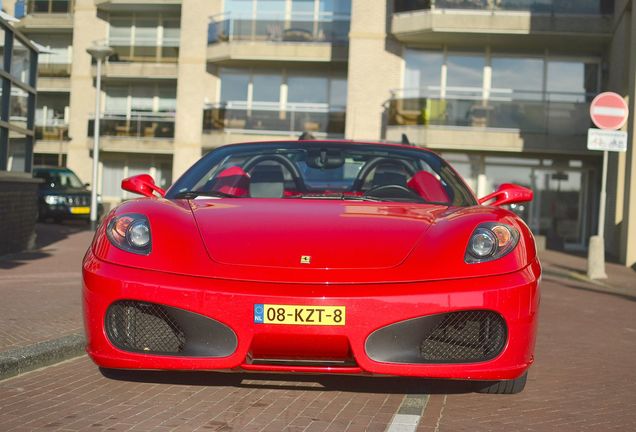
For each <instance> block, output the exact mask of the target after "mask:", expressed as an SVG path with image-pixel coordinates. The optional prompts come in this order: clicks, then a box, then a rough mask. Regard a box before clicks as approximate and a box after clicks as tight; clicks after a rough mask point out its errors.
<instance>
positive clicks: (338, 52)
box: [208, 14, 350, 63]
mask: <svg viewBox="0 0 636 432" xmlns="http://www.w3.org/2000/svg"><path fill="white" fill-rule="evenodd" d="M349 26H350V17H349V16H333V17H328V18H321V19H314V18H313V16H296V15H295V16H294V18H290V19H285V18H284V17H281V16H278V15H271V16H268V15H260V16H259V17H258V18H256V19H255V18H252V17H243V16H232V15H230V14H222V15H218V16H215V17H212V19H211V21H210V24H209V26H208V61H209V62H214V63H236V62H240V61H249V60H270V61H296V62H297V61H303V62H332V61H341V62H345V61H347V59H348V34H349Z"/></svg>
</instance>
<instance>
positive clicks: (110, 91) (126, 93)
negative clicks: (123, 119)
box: [105, 85, 176, 115]
mask: <svg viewBox="0 0 636 432" xmlns="http://www.w3.org/2000/svg"><path fill="white" fill-rule="evenodd" d="M105 105H106V110H105V112H106V113H107V114H123V115H127V114H130V113H139V112H148V113H150V112H170V113H173V112H174V111H175V109H176V88H175V87H174V86H165V85H135V86H129V85H109V86H108V87H106V102H105ZM129 107H130V108H129Z"/></svg>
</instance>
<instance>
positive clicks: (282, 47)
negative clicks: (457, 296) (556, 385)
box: [4, 0, 636, 265]
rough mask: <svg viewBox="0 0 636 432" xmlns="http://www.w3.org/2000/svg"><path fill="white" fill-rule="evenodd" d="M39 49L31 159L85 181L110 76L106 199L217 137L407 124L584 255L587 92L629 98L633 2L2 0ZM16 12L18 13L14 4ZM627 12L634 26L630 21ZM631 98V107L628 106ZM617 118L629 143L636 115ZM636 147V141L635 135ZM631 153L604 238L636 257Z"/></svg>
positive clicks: (592, 182) (485, 188)
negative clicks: (99, 85) (131, 179)
mask: <svg viewBox="0 0 636 432" xmlns="http://www.w3.org/2000/svg"><path fill="white" fill-rule="evenodd" d="M4 5H5V8H6V9H7V10H8V11H9V12H12V11H14V12H15V11H18V12H20V11H22V12H20V13H17V15H19V16H20V18H21V20H20V22H19V23H17V24H16V26H17V27H19V28H20V29H21V30H22V31H23V32H24V33H25V34H27V35H29V37H30V38H32V40H33V41H35V42H37V43H38V44H40V45H42V46H45V47H47V48H48V50H47V52H46V53H44V54H42V55H41V59H42V60H41V61H40V66H39V77H40V78H39V92H40V93H39V96H38V104H37V113H36V135H37V138H38V141H37V143H36V145H35V160H36V162H39V163H66V164H68V165H69V166H70V167H71V168H73V169H74V170H76V171H77V172H78V174H80V176H81V177H82V178H84V179H89V178H90V166H91V164H90V162H91V159H90V158H91V155H90V149H91V147H92V127H93V126H92V125H93V117H94V114H93V111H94V106H93V105H94V100H95V87H94V76H95V67H94V65H93V64H92V63H91V58H90V56H89V55H88V54H87V53H86V48H87V47H88V46H90V45H92V44H93V43H95V42H98V43H104V44H108V45H109V46H111V47H112V48H113V49H114V50H115V54H114V55H113V56H111V57H110V58H109V59H108V60H107V62H106V65H105V67H104V71H103V98H102V101H103V103H102V112H103V116H102V121H101V124H102V127H101V130H102V133H101V135H102V141H101V142H102V154H101V156H100V159H101V160H100V169H101V174H102V176H101V178H102V184H101V185H98V187H99V190H100V192H101V194H102V196H103V198H104V200H105V201H107V202H108V201H111V202H115V201H118V200H121V199H125V198H128V197H127V195H126V194H125V193H124V192H123V191H121V190H120V189H119V180H120V179H121V178H122V177H125V176H129V175H133V174H136V173H139V172H150V173H151V174H152V175H153V176H154V177H155V179H156V180H157V181H158V183H159V184H160V185H162V186H167V185H169V184H170V183H171V181H172V179H173V178H175V176H178V175H180V174H181V173H182V172H183V170H184V169H186V168H187V167H188V166H189V165H190V164H191V163H192V162H193V161H194V160H196V159H197V158H198V157H199V156H200V155H201V153H202V152H206V151H208V150H209V149H212V148H214V147H217V146H219V145H223V144H227V143H231V142H240V141H247V140H249V141H260V140H268V139H288V138H290V137H295V136H297V135H298V134H300V133H301V132H302V131H309V132H312V133H313V134H314V135H315V136H317V137H327V138H343V137H344V138H352V139H371V140H377V139H387V140H394V141H399V140H400V139H401V136H402V134H406V135H407V136H408V137H409V139H410V140H411V141H412V142H413V143H415V144H417V145H420V146H424V147H429V148H432V149H434V150H435V151H438V152H440V153H442V154H443V155H444V156H445V157H446V158H447V159H449V160H450V161H451V162H452V163H453V165H454V166H455V167H456V168H457V169H458V171H459V172H460V174H462V176H464V178H465V179H466V180H467V181H468V183H470V184H471V186H472V187H473V188H474V189H475V190H476V191H477V192H478V194H479V195H485V194H486V193H488V192H490V191H492V190H493V189H494V188H496V187H497V186H498V185H499V184H501V183H504V182H515V183H519V184H522V185H526V186H529V187H531V188H533V189H534V190H535V200H534V201H533V202H532V203H530V204H528V205H523V206H517V207H516V208H515V209H514V210H515V211H517V212H519V213H520V214H521V215H522V216H523V217H524V218H525V219H526V221H527V222H528V224H529V225H530V227H531V228H532V229H533V231H534V232H535V233H537V234H541V235H543V236H545V238H546V240H547V244H548V247H555V248H565V249H569V250H581V251H582V250H584V249H585V248H586V245H587V241H588V238H589V236H590V235H592V234H595V233H596V230H597V225H598V205H599V199H598V196H599V188H600V171H601V162H602V155H601V153H599V152H593V151H588V150H587V149H586V134H587V129H588V128H589V127H590V126H591V124H590V120H589V114H588V110H589V103H590V101H591V100H592V98H593V97H594V96H595V95H596V94H597V93H599V92H601V91H605V90H612V91H616V92H618V93H620V94H622V95H625V96H626V97H628V96H632V97H630V98H629V100H630V104H631V105H633V101H634V100H636V98H635V97H634V95H635V91H634V81H635V75H636V71H635V67H636V66H635V63H636V62H635V61H634V60H636V59H635V58H633V54H631V53H632V52H634V48H636V26H632V25H631V22H632V18H636V17H632V14H633V13H634V12H632V10H633V8H632V4H631V1H630V0H576V1H575V0H384V1H375V0H374V1H368V0H367V1H365V0H158V1H151V0H74V1H73V0H68V1H65V0H39V1H36V0H27V1H21V0H19V1H17V2H15V1H14V2H11V1H9V2H6V1H5V2H4ZM21 8H22V9H21ZM633 22H636V21H633ZM633 111H634V110H633V109H632V112H633ZM628 129H629V132H630V137H631V136H633V134H632V133H631V131H632V129H633V120H632V119H630V122H629V125H628ZM630 141H631V138H630ZM635 170H636V157H635V156H634V153H633V151H632V150H631V149H630V150H629V151H628V152H627V153H622V154H613V155H612V156H611V158H610V173H611V176H610V182H609V186H608V194H609V196H608V213H607V218H606V221H607V226H606V233H607V234H606V237H607V250H608V252H609V253H610V254H613V255H615V256H617V257H619V258H620V260H621V261H622V262H623V263H626V264H628V265H632V264H634V263H635V262H636V211H631V210H633V209H636V195H635V194H636V187H634V188H632V187H631V185H632V183H634V184H635V186H636V180H635V179H634V174H633V173H634V171H635Z"/></svg>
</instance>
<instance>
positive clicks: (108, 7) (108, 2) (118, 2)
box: [94, 0, 182, 12]
mask: <svg viewBox="0 0 636 432" xmlns="http://www.w3.org/2000/svg"><path fill="white" fill-rule="evenodd" d="M94 1H95V6H96V7H97V9H98V10H103V11H108V12H121V11H124V12H130V11H132V10H139V11H148V10H153V11H168V12H169V11H174V10H178V9H179V8H180V7H181V2H182V0H94Z"/></svg>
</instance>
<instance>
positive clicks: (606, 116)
mask: <svg viewBox="0 0 636 432" xmlns="http://www.w3.org/2000/svg"><path fill="white" fill-rule="evenodd" d="M628 114H629V108H627V103H625V99H623V97H622V96H621V95H619V94H617V93H613V92H605V93H601V94H599V95H597V96H596V97H595V98H594V100H593V101H592V104H591V105H590V116H591V117H592V122H594V124H595V125H596V127H598V128H599V129H606V130H616V129H620V128H622V127H623V125H624V124H625V122H626V121H627V116H628Z"/></svg>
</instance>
